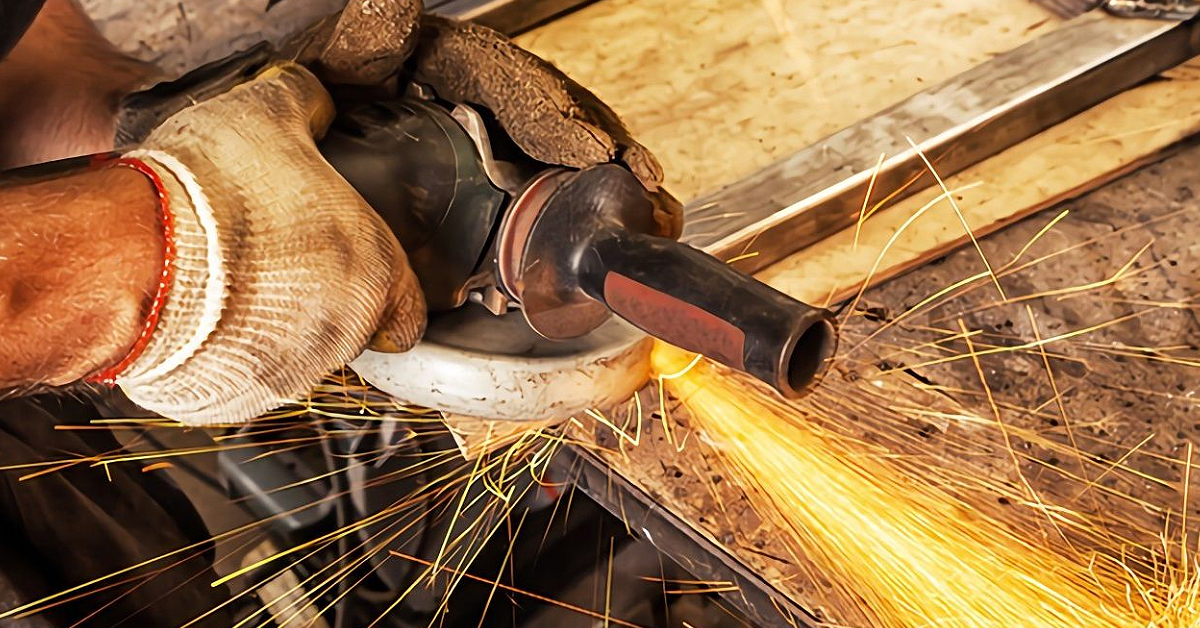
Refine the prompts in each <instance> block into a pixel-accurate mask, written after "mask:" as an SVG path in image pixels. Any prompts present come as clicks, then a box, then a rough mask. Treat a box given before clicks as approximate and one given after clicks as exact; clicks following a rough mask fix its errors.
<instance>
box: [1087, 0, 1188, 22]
mask: <svg viewBox="0 0 1200 628" xmlns="http://www.w3.org/2000/svg"><path fill="white" fill-rule="evenodd" d="M1104 10H1105V11H1108V12H1109V13H1111V14H1113V15H1117V16H1120V17H1132V18H1150V19H1157V20H1190V19H1192V18H1193V17H1196V15H1197V14H1198V13H1200V0H1106V2H1105V3H1104Z"/></svg>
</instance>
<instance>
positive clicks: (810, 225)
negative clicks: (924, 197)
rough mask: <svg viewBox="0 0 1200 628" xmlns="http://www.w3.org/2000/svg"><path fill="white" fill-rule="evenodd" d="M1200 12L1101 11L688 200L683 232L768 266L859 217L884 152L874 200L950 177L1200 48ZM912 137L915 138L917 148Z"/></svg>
mask: <svg viewBox="0 0 1200 628" xmlns="http://www.w3.org/2000/svg"><path fill="white" fill-rule="evenodd" d="M1198 43H1200V42H1198V41H1197V30H1196V21H1195V20H1189V21H1186V22H1177V21H1160V20H1151V19H1128V18H1121V17H1115V16H1112V15H1109V14H1108V13H1105V12H1104V11H1091V12H1089V13H1087V14H1084V15H1082V16H1080V17H1078V18H1075V19H1073V20H1070V21H1068V22H1067V23H1065V24H1063V25H1062V26H1061V27H1060V28H1058V29H1056V30H1055V31H1053V32H1051V33H1048V34H1046V35H1043V36H1041V37H1039V38H1037V39H1035V40H1033V41H1031V42H1028V43H1026V44H1024V45H1022V46H1020V47H1018V48H1016V49H1014V50H1012V51H1009V52H1007V53H1005V54H1002V55H999V56H997V57H995V58H994V59H992V60H991V61H988V62H986V63H983V64H981V65H978V66H976V67H974V68H972V69H970V70H968V71H966V72H964V73H962V74H960V75H958V76H956V77H954V78H952V79H950V80H948V81H946V82H944V83H942V84H940V85H937V86H935V87H932V88H930V89H927V90H925V91H923V92H921V93H919V94H917V95H915V96H913V97H911V98H909V99H907V100H905V101H903V102H900V103H898V104H896V105H894V106H892V107H890V108H888V109H885V110H884V111H882V112H880V113H878V114H875V115H873V116H871V117H869V118H866V119H864V120H861V121H859V122H857V123H855V124H854V125H852V126H850V127H847V128H845V129H843V130H841V131H838V132H837V133H834V134H833V135H830V136H829V137H827V138H825V139H823V140H821V141H819V142H817V143H816V144H813V145H812V146H809V147H808V148H805V149H803V150H801V151H799V152H797V153H795V154H793V155H790V156H788V157H785V158H784V159H781V160H779V161H777V162H775V163H774V164H772V165H770V166H767V167H766V168H763V169H762V170H760V171H758V172H756V173H754V174H752V175H750V176H748V177H746V178H744V179H742V180H740V181H737V182H735V183H732V184H730V185H728V186H726V187H725V188H723V189H721V190H719V191H717V192H715V193H713V194H710V195H708V196H705V197H702V198H700V199H697V200H696V201H694V202H692V203H690V204H689V205H688V207H687V219H688V224H690V225H692V227H690V228H689V227H687V226H685V227H684V240H685V241H686V242H687V243H689V244H691V245H693V246H695V247H697V248H701V249H703V250H705V251H707V252H709V253H711V254H713V255H716V256H717V257H721V258H724V259H730V258H733V257H736V256H740V255H744V254H746V253H748V252H754V253H756V255H754V256H752V257H747V258H745V259H744V260H743V261H740V262H738V268H739V269H741V270H744V271H746V272H753V271H756V270H760V269H762V268H764V267H766V266H769V265H770V264H772V263H774V262H777V261H779V260H780V259H782V258H784V257H786V256H787V255H790V254H792V253H794V252H796V251H797V250H799V249H801V248H803V247H805V246H808V245H809V244H812V243H814V242H816V241H818V240H820V239H822V238H824V237H826V236H828V235H831V234H832V233H836V232H837V231H840V230H842V229H845V228H846V227H849V226H852V225H853V224H854V223H855V221H856V220H857V219H858V215H859V213H860V211H861V208H862V206H863V199H864V197H865V195H866V191H867V188H868V184H869V182H870V180H871V177H872V174H873V173H874V171H875V170H876V168H875V166H876V163H877V162H878V160H879V155H880V153H884V154H885V155H886V158H885V160H884V162H883V164H882V167H881V168H880V169H879V170H878V172H877V173H876V174H875V176H876V180H875V187H874V189H875V190H877V191H879V190H883V191H885V192H877V193H876V194H875V195H874V197H873V199H872V201H877V200H878V199H880V198H882V197H883V196H884V194H885V193H886V192H891V191H894V190H902V192H901V193H899V194H897V195H896V196H895V197H894V198H893V199H892V200H893V201H895V200H899V199H901V198H904V197H905V196H908V195H911V194H912V193H914V192H917V191H919V190H921V189H924V188H926V187H929V186H931V185H933V184H934V183H935V182H934V180H933V178H932V177H930V176H928V175H927V174H926V172H925V171H926V166H925V164H924V162H923V160H922V157H921V153H923V154H924V155H925V157H927V158H928V159H929V160H930V161H931V162H933V163H934V164H935V165H936V168H937V170H938V172H939V173H940V174H941V175H944V176H948V175H950V174H953V173H955V172H958V171H960V170H962V169H964V168H966V167H968V166H970V165H973V164H975V163H977V162H979V161H981V160H983V159H985V158H987V157H989V156H991V155H994V154H996V153H998V152H1000V151H1002V150H1004V149H1005V148H1008V147H1009V146H1012V145H1014V144H1017V143H1019V142H1021V141H1022V140H1025V139H1027V138H1029V137H1031V136H1033V135H1035V134H1037V133H1039V132H1041V131H1043V130H1045V129H1047V128H1049V127H1051V126H1053V125H1055V124H1057V123H1059V122H1062V121H1063V120H1066V119H1067V118H1070V117H1071V116H1073V115H1075V114H1077V113H1079V112H1081V111H1083V110H1085V109H1087V108H1089V107H1092V106H1093V105H1096V104H1098V103H1100V102H1103V101H1104V100H1107V99H1108V98H1109V97H1111V96H1113V95H1115V94H1118V93H1120V92H1122V91H1124V90H1126V89H1128V88H1130V87H1133V86H1134V85H1137V84H1138V83H1141V82H1143V81H1145V80H1148V79H1150V78H1152V77H1153V76H1155V75H1156V74H1158V73H1159V72H1162V71H1164V70H1167V69H1169V68H1171V67H1174V66H1176V65H1178V64H1180V63H1182V62H1184V61H1186V60H1187V59H1189V58H1191V57H1192V56H1195V55H1196V53H1197V52H1198V50H1197V46H1198ZM906 136H912V137H913V140H914V142H915V148H914V146H913V145H910V144H909V142H908V140H907V139H906Z"/></svg>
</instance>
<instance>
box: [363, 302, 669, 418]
mask: <svg viewBox="0 0 1200 628" xmlns="http://www.w3.org/2000/svg"><path fill="white" fill-rule="evenodd" d="M650 347H651V340H650V338H648V337H647V336H646V335H645V334H643V333H642V332H640V331H637V330H636V329H634V328H633V327H631V326H629V325H627V324H625V323H623V322H621V321H619V320H617V319H616V318H615V317H614V318H612V319H610V320H609V321H608V322H606V323H605V324H603V325H601V326H600V327H598V328H597V329H596V330H594V331H592V332H591V333H589V334H587V335H586V336H583V337H580V338H576V339H573V340H568V341H551V340H546V339H545V338H542V337H541V336H538V335H537V334H536V333H535V332H534V331H533V330H532V329H530V328H529V325H528V323H526V322H525V319H524V317H523V316H522V315H521V313H520V312H519V311H514V312H510V313H508V314H506V315H504V316H493V315H492V314H491V313H489V312H487V311H486V310H484V309H483V308H482V307H479V306H477V305H475V304H470V305H468V306H466V307H462V308H459V309H457V310H453V311H451V312H447V313H444V314H441V315H438V316H436V317H434V318H432V319H431V320H430V322H429V329H428V331H427V332H426V334H425V338H424V339H423V340H422V341H421V342H420V343H419V344H417V346H416V347H414V348H413V349H412V350H411V351H408V352H406V353H378V352H375V351H367V352H365V353H363V354H362V355H361V356H359V357H358V358H357V359H355V361H354V362H353V363H351V367H352V368H354V370H355V371H357V372H358V374H359V375H361V376H362V377H363V379H365V380H367V381H368V382H370V383H371V384H372V385H373V386H375V387H376V388H379V389H380V390H382V391H383V392H385V393H387V394H389V395H391V396H393V397H395V398H396V399H398V400H400V401H402V402H404V403H409V404H413V405H420V406H425V407H428V408H433V409H436V410H441V411H443V412H446V413H449V414H457V415H465V416H471V417H476V418H480V419H494V420H507V421H548V420H554V419H567V418H569V417H571V416H574V415H576V414H579V413H581V412H583V411H584V410H586V409H588V408H605V407H608V406H611V405H613V404H616V403H620V402H622V401H625V400H626V399H629V398H630V397H632V396H633V393H634V391H636V390H638V389H639V388H641V387H642V386H643V385H645V383H646V381H647V380H648V379H649V377H650Z"/></svg>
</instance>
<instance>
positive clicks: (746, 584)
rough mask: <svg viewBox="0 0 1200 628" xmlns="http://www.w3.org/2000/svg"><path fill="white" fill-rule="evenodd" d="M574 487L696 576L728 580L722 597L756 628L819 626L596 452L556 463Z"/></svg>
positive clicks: (573, 451)
mask: <svg viewBox="0 0 1200 628" xmlns="http://www.w3.org/2000/svg"><path fill="white" fill-rule="evenodd" d="M554 464H555V465H556V467H557V468H559V469H562V470H564V471H565V472H566V473H568V474H569V475H568V477H570V478H572V480H573V482H574V485H575V487H576V488H578V489H580V490H581V491H583V492H584V494H585V495H587V496H588V497H590V498H591V499H592V500H593V501H595V502H596V503H598V504H600V505H601V506H603V507H604V508H605V509H606V510H608V511H609V512H611V513H613V514H614V515H616V516H617V517H620V518H621V519H623V520H624V521H625V525H626V526H627V527H628V528H629V530H630V531H632V532H634V533H635V534H637V535H638V536H639V537H641V538H642V539H645V540H647V541H649V542H650V543H651V544H653V545H654V546H655V547H656V548H658V549H659V551H661V552H662V553H664V554H666V555H667V556H669V557H671V559H672V560H674V561H675V562H676V563H678V564H679V566H680V567H683V568H684V569H686V570H687V571H688V573H690V574H692V575H693V576H695V577H697V578H701V579H704V580H712V581H726V582H732V583H733V584H734V585H736V586H737V588H738V590H737V591H735V592H726V593H722V594H721V595H722V597H724V598H726V599H727V600H729V601H730V602H732V603H733V604H734V605H735V606H737V608H738V610H739V611H741V612H742V613H743V614H744V615H745V616H746V618H747V619H750V620H751V621H753V622H755V625H756V626H759V627H760V628H816V627H817V626H819V625H820V622H819V621H818V620H817V619H816V618H814V617H813V616H812V615H810V614H809V613H808V612H806V611H805V610H804V609H802V608H801V607H800V606H799V605H797V604H796V603H795V602H793V601H792V600H790V599H788V597H787V596H786V595H784V594H783V593H782V592H781V591H779V590H778V589H776V588H775V587H774V586H772V585H771V584H770V583H768V582H767V581H766V580H764V579H763V578H762V577H761V576H760V575H759V574H757V573H754V572H753V571H751V570H750V569H749V568H747V567H746V566H745V565H743V564H742V563H740V562H738V561H737V559H736V558H735V557H734V556H733V555H731V554H730V553H729V552H728V551H727V550H726V549H725V548H723V547H721V546H720V545H719V544H717V543H716V542H714V541H712V540H710V539H709V538H708V537H706V536H704V535H703V534H701V533H700V532H698V531H696V530H695V529H694V528H693V527H692V526H691V525H689V524H688V523H687V522H686V521H684V520H683V519H681V518H679V517H678V516H677V515H675V513H673V512H671V511H669V510H667V509H665V508H663V507H662V506H660V505H658V504H657V503H655V501H654V499H653V498H652V497H650V496H649V495H647V494H646V492H645V491H643V490H642V489H641V488H639V487H638V486H637V485H636V484H634V483H633V482H630V481H629V480H627V479H625V478H624V477H622V476H621V474H619V473H617V472H616V471H613V470H612V469H611V468H609V467H608V465H606V464H605V463H604V461H603V460H601V459H600V458H599V457H598V456H597V455H596V454H594V453H592V452H590V451H587V450H585V449H583V448H580V447H566V448H564V449H563V451H561V452H560V453H559V454H558V456H557V457H556V458H555V460H554Z"/></svg>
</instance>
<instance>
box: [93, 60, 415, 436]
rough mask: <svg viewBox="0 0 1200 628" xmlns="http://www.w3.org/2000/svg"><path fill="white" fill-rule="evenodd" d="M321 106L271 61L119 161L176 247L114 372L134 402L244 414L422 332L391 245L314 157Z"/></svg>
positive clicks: (307, 79)
mask: <svg viewBox="0 0 1200 628" xmlns="http://www.w3.org/2000/svg"><path fill="white" fill-rule="evenodd" d="M333 113H334V111H333V103H332V101H331V99H330V97H329V95H328V93H327V92H326V91H325V89H324V88H323V87H322V86H321V84H320V82H319V81H318V80H317V79H316V78H315V77H314V76H313V75H312V74H311V73H309V71H308V70H306V69H304V68H303V67H301V66H299V65H296V64H294V63H280V64H275V65H272V66H270V67H268V68H267V69H266V70H264V71H263V72H261V73H260V74H259V75H258V76H257V77H256V78H255V79H253V80H252V81H250V82H248V83H245V84H242V85H239V86H237V87H235V88H233V89H231V90H230V91H229V92H227V93H225V94H222V95H219V96H216V97H214V98H212V99H209V100H206V101H204V102H202V103H200V104H198V105H196V106H194V107H191V108H189V109H186V110H184V111H182V112H180V113H178V114H176V115H175V116H173V117H172V118H170V119H169V120H167V122H166V123H164V124H163V125H162V126H160V127H159V128H158V129H156V130H155V131H154V132H153V133H152V134H151V135H150V136H149V137H148V138H147V140H146V141H145V142H144V143H143V144H142V145H141V146H140V147H139V148H137V149H136V150H133V151H131V152H129V153H127V154H126V156H127V157H131V158H136V159H140V160H142V161H143V162H145V163H146V164H148V165H149V166H150V167H151V168H152V169H153V170H154V171H155V172H156V173H157V174H158V175H159V177H160V178H161V179H162V182H163V186H164V187H165V189H166V191H167V196H168V200H169V206H170V212H171V213H172V214H173V216H174V221H175V236H174V243H175V248H176V258H175V275H174V282H173V284H172V285H171V287H170V291H169V292H168V294H167V298H166V301H165V304H164V306H163V308H162V315H161V318H160V319H159V322H158V325H157V327H156V329H155V330H154V332H153V334H152V335H151V336H150V340H149V344H148V345H147V346H146V348H145V350H144V351H143V352H142V353H141V355H140V356H139V357H138V358H137V359H136V360H135V361H134V362H133V363H132V364H131V365H130V366H129V367H128V368H127V369H125V370H124V372H122V373H121V374H119V376H118V377H117V379H116V383H117V384H118V385H119V386H120V387H121V388H122V390H124V392H125V394H126V395H127V396H128V397H129V398H130V400H132V401H133V402H134V403H136V404H138V405H140V406H142V407H144V408H146V409H148V410H152V411H154V412H157V413H159V414H161V415H163V416H166V417H169V418H172V419H176V420H179V421H182V422H184V423H188V424H195V425H203V424H211V423H217V422H220V423H227V422H238V421H245V420H249V419H251V418H254V417H256V416H258V415H260V414H262V413H263V412H265V411H267V410H270V409H273V408H275V407H277V406H279V405H281V404H283V403H285V402H287V401H290V400H293V399H295V398H297V397H298V396H300V395H302V394H304V393H306V392H307V391H308V390H310V388H311V386H312V385H313V384H315V383H317V382H318V381H320V379H321V377H322V376H323V375H324V374H326V373H328V372H329V371H330V370H332V369H334V368H337V367H339V366H341V365H343V364H345V363H346V362H348V361H350V360H351V359H353V358H354V356H355V355H357V354H358V353H359V352H360V351H361V350H362V349H363V348H364V347H365V346H366V345H367V344H368V342H371V347H372V348H374V349H377V350H390V351H400V350H405V349H407V348H409V347H411V346H412V345H413V344H414V343H415V342H416V341H417V339H418V338H419V337H420V334H421V332H422V331H423V328H424V321H425V307H424V299H423V296H422V294H421V291H420V287H419V286H418V284H417V280H416V277H415V276H414V275H413V273H412V271H411V269H410V268H409V266H408V263H407V260H406V258H405V256H404V253H403V251H402V250H401V249H400V245H399V244H398V242H397V241H396V238H395V236H393V235H392V233H391V231H390V230H389V228H388V227H387V225H386V224H385V223H384V222H383V220H382V219H380V218H379V216H378V215H376V214H375V212H374V211H372V210H371V208H370V207H369V206H368V205H367V204H366V202H365V201H364V200H363V199H362V198H361V197H360V196H359V195H358V193H357V192H355V191H354V190H353V189H352V188H351V187H350V185H349V184H348V183H346V181H345V180H344V179H343V178H342V177H341V176H340V175H339V174H338V173H337V172H336V171H334V169H333V168H332V167H331V166H330V165H329V164H328V163H326V161H325V160H324V159H323V158H322V157H321V155H320V153H319V152H318V151H317V148H316V145H315V143H314V136H317V137H319V136H320V135H321V134H323V133H324V131H325V129H326V128H327V127H328V125H329V123H330V122H331V120H332V117H333ZM372 338H374V339H373V341H372Z"/></svg>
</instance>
